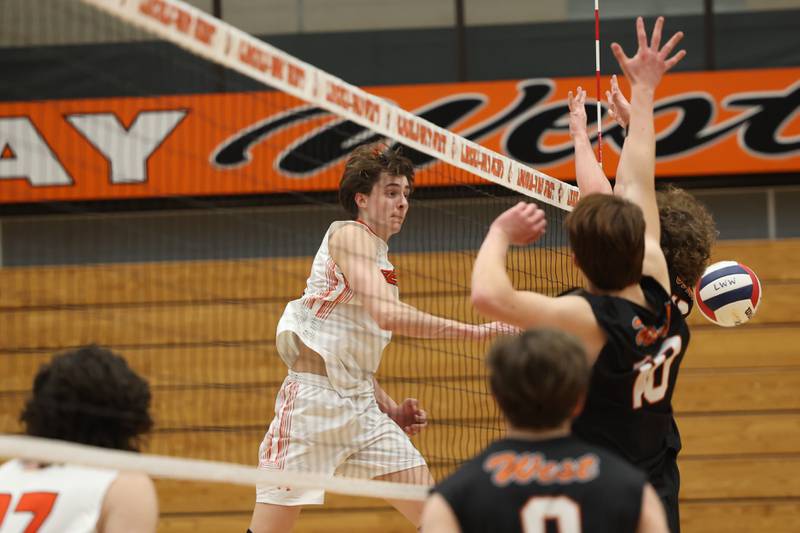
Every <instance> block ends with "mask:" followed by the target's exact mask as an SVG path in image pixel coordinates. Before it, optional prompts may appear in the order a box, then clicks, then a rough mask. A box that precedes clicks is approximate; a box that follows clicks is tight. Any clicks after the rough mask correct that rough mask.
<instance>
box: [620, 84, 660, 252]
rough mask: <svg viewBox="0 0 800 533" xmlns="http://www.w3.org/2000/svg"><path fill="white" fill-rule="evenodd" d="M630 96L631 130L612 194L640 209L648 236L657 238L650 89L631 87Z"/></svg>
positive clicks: (653, 140) (658, 232) (658, 225)
mask: <svg viewBox="0 0 800 533" xmlns="http://www.w3.org/2000/svg"><path fill="white" fill-rule="evenodd" d="M632 93H633V94H632V99H631V123H630V129H629V133H628V138H627V139H626V140H625V146H624V147H623V149H622V156H621V157H620V163H619V172H618V173H617V187H616V189H615V194H617V195H619V196H622V197H623V198H626V199H628V200H630V201H632V202H634V203H635V204H637V205H638V206H639V207H641V208H642V212H643V214H644V219H645V223H646V225H647V234H648V235H650V236H651V237H653V238H655V239H659V237H660V232H661V230H660V224H659V219H658V205H657V203H656V193H655V159H656V149H655V144H656V143H655V127H654V125H653V100H654V95H653V89H650V88H647V87H639V86H634V87H633V91H632Z"/></svg>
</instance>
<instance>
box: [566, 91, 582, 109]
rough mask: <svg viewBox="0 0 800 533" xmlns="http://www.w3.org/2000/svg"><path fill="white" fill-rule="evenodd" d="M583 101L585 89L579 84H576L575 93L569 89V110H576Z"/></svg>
mask: <svg viewBox="0 0 800 533" xmlns="http://www.w3.org/2000/svg"><path fill="white" fill-rule="evenodd" d="M584 102H586V91H584V90H583V89H582V88H581V86H580V85H578V89H577V90H576V91H575V94H573V93H572V91H569V93H568V95H567V104H568V105H569V110H570V111H573V112H574V111H578V110H579V109H581V108H582V107H583V105H584Z"/></svg>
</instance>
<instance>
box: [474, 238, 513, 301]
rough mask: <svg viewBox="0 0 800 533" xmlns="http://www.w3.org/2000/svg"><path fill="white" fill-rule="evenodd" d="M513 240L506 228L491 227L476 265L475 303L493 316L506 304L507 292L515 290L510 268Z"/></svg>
mask: <svg viewBox="0 0 800 533" xmlns="http://www.w3.org/2000/svg"><path fill="white" fill-rule="evenodd" d="M509 244H510V243H509V241H508V237H507V236H506V235H505V234H504V233H503V232H502V231H500V230H498V229H495V228H491V229H490V230H489V233H487V235H486V238H485V239H484V241H483V244H482V245H481V248H480V250H479V251H478V257H477V258H476V259H475V265H474V266H473V268H472V304H473V305H474V306H475V307H476V308H477V309H478V310H479V311H480V312H482V313H484V314H486V315H488V316H493V312H492V311H493V309H494V308H495V307H497V306H499V305H503V302H504V301H505V299H506V298H505V296H506V295H508V294H509V293H513V292H514V286H513V285H512V283H511V279H509V277H508V272H507V271H506V256H507V254H508V247H509Z"/></svg>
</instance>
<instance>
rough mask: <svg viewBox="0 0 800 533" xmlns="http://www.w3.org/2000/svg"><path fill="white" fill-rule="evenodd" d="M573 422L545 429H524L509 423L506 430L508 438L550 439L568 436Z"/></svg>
mask: <svg viewBox="0 0 800 533" xmlns="http://www.w3.org/2000/svg"><path fill="white" fill-rule="evenodd" d="M571 423H572V421H571V420H570V421H567V422H565V423H564V424H562V425H560V426H558V427H557V428H553V429H544V430H533V429H522V428H516V427H514V426H512V425H509V426H508V430H507V431H506V438H509V439H520V440H548V439H557V438H559V437H566V436H568V435H569V434H570V426H571Z"/></svg>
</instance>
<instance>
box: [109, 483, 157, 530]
mask: <svg viewBox="0 0 800 533" xmlns="http://www.w3.org/2000/svg"><path fill="white" fill-rule="evenodd" d="M97 525H98V527H97V531H99V532H100V533H154V532H155V530H156V526H157V525H158V499H157V497H156V490H155V486H154V485H153V481H152V480H151V479H150V478H149V477H147V476H146V475H145V474H142V473H139V472H121V473H120V474H119V476H117V479H115V480H114V482H113V483H112V484H111V486H110V487H109V489H108V492H107V493H106V497H105V499H104V500H103V507H102V509H101V511H100V518H99V519H98V524H97Z"/></svg>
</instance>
